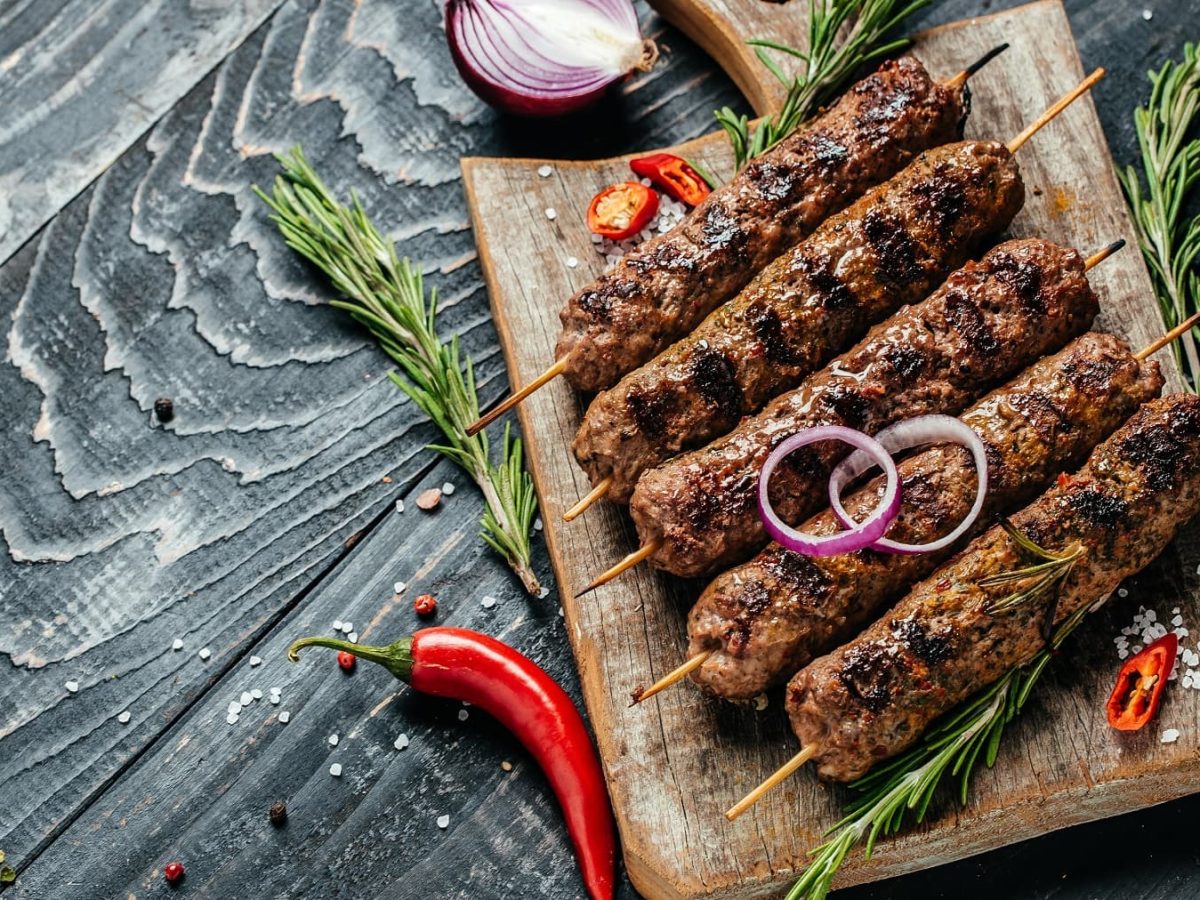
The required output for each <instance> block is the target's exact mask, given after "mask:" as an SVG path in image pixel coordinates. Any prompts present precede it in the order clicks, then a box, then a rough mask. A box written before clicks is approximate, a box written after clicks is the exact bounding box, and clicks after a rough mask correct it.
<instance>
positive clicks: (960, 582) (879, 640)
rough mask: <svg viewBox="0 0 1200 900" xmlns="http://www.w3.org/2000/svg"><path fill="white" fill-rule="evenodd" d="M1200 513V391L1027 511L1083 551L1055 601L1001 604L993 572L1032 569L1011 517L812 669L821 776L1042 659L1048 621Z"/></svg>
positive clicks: (1051, 538)
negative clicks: (994, 607) (995, 606)
mask: <svg viewBox="0 0 1200 900" xmlns="http://www.w3.org/2000/svg"><path fill="white" fill-rule="evenodd" d="M1198 511H1200V397H1197V396H1195V395H1193V394H1178V395H1174V396H1171V397H1167V398H1164V399H1162V400H1153V401H1151V402H1150V403H1148V404H1147V405H1146V406H1144V407H1143V408H1142V409H1141V410H1139V411H1138V412H1137V413H1136V414H1135V415H1134V416H1133V418H1132V419H1131V420H1130V421H1129V422H1128V423H1127V424H1126V425H1124V426H1123V427H1122V428H1120V429H1119V430H1118V431H1117V432H1116V433H1114V434H1113V435H1112V437H1110V438H1109V439H1108V440H1106V441H1105V442H1104V443H1102V444H1100V445H1099V446H1098V447H1097V448H1096V449H1095V451H1094V452H1093V453H1092V455H1091V458H1090V459H1089V460H1088V463H1087V465H1086V466H1085V467H1084V468H1083V469H1082V471H1080V472H1079V473H1078V474H1076V475H1074V476H1071V477H1066V478H1063V479H1061V480H1060V482H1059V483H1058V484H1057V485H1056V486H1055V487H1052V488H1051V489H1050V490H1048V491H1047V492H1046V493H1045V494H1043V495H1042V496H1041V497H1040V498H1038V499H1037V500H1036V501H1034V503H1033V504H1032V505H1030V506H1028V507H1026V508H1025V509H1024V510H1022V511H1021V512H1020V513H1018V514H1017V515H1016V516H1014V517H1013V519H1012V523H1013V525H1014V526H1015V527H1016V528H1017V529H1018V530H1019V531H1020V532H1022V533H1024V534H1025V535H1027V536H1028V537H1029V538H1030V539H1032V540H1033V541H1034V542H1036V543H1037V544H1039V545H1041V546H1042V547H1044V548H1046V549H1047V550H1049V551H1051V552H1057V553H1063V552H1065V551H1067V550H1068V548H1071V547H1076V546H1079V547H1082V548H1083V549H1084V555H1083V556H1082V558H1080V559H1079V560H1078V561H1077V562H1076V563H1075V565H1074V568H1072V569H1071V571H1070V573H1069V574H1068V575H1067V577H1066V579H1065V580H1064V581H1063V582H1062V583H1061V584H1060V586H1059V588H1058V589H1057V590H1055V591H1052V592H1051V594H1050V596H1048V597H1043V598H1040V600H1039V602H1027V603H1023V604H1021V605H1019V606H1016V607H1015V608H1011V609H1008V610H1007V611H992V612H989V611H988V607H989V604H990V603H993V602H995V601H997V600H1000V599H1001V598H1003V597H1005V596H1006V595H1008V594H1009V593H1011V591H1012V590H1013V586H1012V585H990V586H987V587H983V586H981V585H980V584H979V582H980V580H982V579H986V578H988V577H989V576H994V575H999V574H1002V573H1005V572H1011V571H1013V570H1017V569H1020V568H1022V567H1023V566H1025V565H1027V564H1028V562H1027V560H1023V559H1022V556H1021V555H1020V553H1019V551H1018V547H1017V545H1016V543H1015V542H1014V541H1013V539H1012V537H1011V536H1010V535H1009V534H1007V533H1006V532H1005V531H1004V530H1003V529H1002V528H1000V527H999V526H997V527H995V528H992V529H991V530H989V531H988V532H987V533H985V534H984V535H982V536H981V537H979V538H976V540H975V541H973V542H972V543H971V544H970V546H969V547H968V548H967V549H966V551H965V552H964V553H963V554H962V555H961V556H959V557H958V558H956V559H955V560H953V561H952V562H951V563H949V564H948V565H946V566H944V567H943V568H941V569H939V570H937V571H936V572H934V573H933V574H932V575H930V576H929V577H928V578H926V579H925V580H924V581H922V582H921V583H919V584H918V585H916V586H915V587H914V588H913V590H912V592H911V593H910V594H909V595H908V596H907V597H906V598H905V599H904V600H902V601H901V602H900V603H899V604H897V605H896V606H895V607H893V608H892V609H891V610H890V611H889V612H888V614H887V615H886V616H885V617H884V618H883V619H880V620H879V621H878V622H876V623H875V624H874V625H872V626H870V627H869V628H868V629H867V630H866V631H864V632H863V633H862V634H861V635H860V636H859V637H857V638H855V639H854V640H852V641H850V642H849V643H848V644H845V645H844V646H842V647H840V648H838V649H837V650H836V651H834V652H833V653H831V654H829V655H828V656H824V657H821V658H820V659H818V660H816V661H815V662H813V663H811V664H810V665H809V666H808V667H807V668H805V669H802V670H801V671H800V672H799V673H797V674H796V676H795V678H793V679H792V681H791V683H790V684H789V686H788V690H787V709H788V715H789V717H790V718H791V723H792V728H793V730H794V731H795V732H796V736H797V737H799V738H800V741H801V743H802V744H803V745H804V746H806V747H807V746H810V745H811V746H813V747H815V748H816V755H815V761H816V764H817V771H818V773H819V774H820V775H821V776H822V777H823V778H827V779H833V780H836V781H852V780H854V779H856V778H859V777H861V776H862V775H863V774H865V773H866V772H867V770H868V769H870V768H871V767H872V766H873V765H875V764H876V763H877V762H879V761H880V760H883V759H887V758H888V757H891V756H895V755H896V754H898V753H900V752H902V751H904V750H905V749H906V748H908V747H910V746H911V745H912V744H914V743H915V742H916V741H917V740H918V739H919V738H920V736H921V734H922V733H923V732H924V731H925V729H926V728H927V727H928V726H929V724H930V723H931V722H932V721H933V720H934V719H936V718H937V717H938V716H939V715H941V714H943V713H945V712H947V711H949V710H950V709H952V708H953V707H954V706H955V705H956V704H958V703H960V702H962V701H963V700H965V699H967V698H968V697H970V696H971V695H972V694H975V693H976V692H977V691H979V690H982V689H983V688H985V687H987V686H988V685H989V684H991V683H992V682H994V681H995V680H996V679H997V678H1000V677H1001V676H1002V675H1003V674H1004V673H1005V672H1008V671H1009V670H1011V669H1013V668H1014V667H1016V666H1020V665H1023V664H1025V663H1027V662H1029V661H1030V660H1031V659H1032V658H1033V657H1034V656H1036V655H1037V653H1038V652H1039V651H1040V650H1041V649H1042V648H1043V647H1044V646H1045V644H1046V635H1047V633H1048V627H1047V626H1052V625H1056V624H1058V623H1061V622H1062V621H1064V620H1065V619H1067V618H1068V617H1069V616H1071V615H1072V614H1073V613H1075V612H1077V611H1078V610H1080V609H1081V608H1083V607H1085V606H1088V605H1091V604H1095V603H1097V602H1098V601H1100V600H1101V599H1102V598H1103V597H1105V596H1106V595H1108V594H1109V593H1110V592H1112V591H1113V590H1115V589H1116V587H1117V586H1118V585H1119V584H1120V583H1121V581H1122V580H1123V579H1125V578H1127V577H1128V576H1130V575H1132V574H1134V573H1135V572H1138V571H1140V570H1141V569H1143V568H1144V567H1145V566H1147V565H1148V564H1149V563H1150V562H1151V560H1153V559H1154V558H1155V557H1156V556H1158V554H1159V553H1161V552H1162V551H1163V549H1164V548H1165V547H1166V546H1167V544H1168V543H1169V542H1170V540H1171V539H1172V538H1173V537H1174V535H1175V532H1176V530H1177V529H1178V528H1179V526H1180V525H1182V524H1183V523H1184V522H1186V521H1188V520H1189V519H1191V518H1192V517H1193V516H1195V515H1196V513H1197V512H1198Z"/></svg>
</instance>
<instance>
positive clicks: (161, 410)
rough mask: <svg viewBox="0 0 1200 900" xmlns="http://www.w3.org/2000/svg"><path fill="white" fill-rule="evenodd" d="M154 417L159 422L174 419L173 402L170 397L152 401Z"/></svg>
mask: <svg viewBox="0 0 1200 900" xmlns="http://www.w3.org/2000/svg"><path fill="white" fill-rule="evenodd" d="M154 417H155V418H156V419H158V421H160V422H170V421H171V420H172V419H173V418H175V402H174V401H173V400H172V399H171V398H170V397H159V398H158V399H157V400H155V401H154Z"/></svg>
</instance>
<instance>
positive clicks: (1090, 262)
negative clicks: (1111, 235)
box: [1083, 238, 1125, 272]
mask: <svg viewBox="0 0 1200 900" xmlns="http://www.w3.org/2000/svg"><path fill="white" fill-rule="evenodd" d="M1124 246H1125V238H1120V239H1119V240H1115V241H1113V242H1112V243H1111V244H1109V245H1108V246H1107V247H1105V248H1104V249H1103V250H1097V251H1096V252H1095V253H1093V254H1092V255H1091V256H1089V257H1088V258H1087V259H1086V260H1084V262H1083V271H1085V272H1090V271H1091V270H1092V269H1094V268H1096V266H1098V265H1100V263H1102V262H1104V261H1105V260H1106V259H1108V258H1109V257H1110V256H1112V255H1113V254H1114V253H1116V252H1117V251H1118V250H1120V249H1121V248H1122V247H1124Z"/></svg>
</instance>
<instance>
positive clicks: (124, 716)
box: [117, 710, 129, 725]
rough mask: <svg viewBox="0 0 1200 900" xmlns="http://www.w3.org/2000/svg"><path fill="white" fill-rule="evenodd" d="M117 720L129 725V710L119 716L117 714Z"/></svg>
mask: <svg viewBox="0 0 1200 900" xmlns="http://www.w3.org/2000/svg"><path fill="white" fill-rule="evenodd" d="M117 721H118V722H120V723H121V724H122V725H128V724H129V710H125V711H124V712H123V713H121V714H120V715H119V716H117Z"/></svg>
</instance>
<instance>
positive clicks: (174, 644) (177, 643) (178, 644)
mask: <svg viewBox="0 0 1200 900" xmlns="http://www.w3.org/2000/svg"><path fill="white" fill-rule="evenodd" d="M171 649H172V650H182V649H183V641H181V640H180V639H179V638H175V640H173V641H171Z"/></svg>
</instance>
